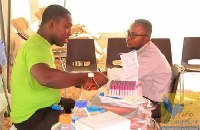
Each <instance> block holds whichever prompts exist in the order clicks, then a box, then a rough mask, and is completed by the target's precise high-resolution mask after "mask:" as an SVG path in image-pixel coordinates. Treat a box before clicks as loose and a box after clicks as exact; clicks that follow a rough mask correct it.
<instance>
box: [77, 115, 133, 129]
mask: <svg viewBox="0 0 200 130" xmlns="http://www.w3.org/2000/svg"><path fill="white" fill-rule="evenodd" d="M76 126H77V128H78V129H79V130H86V129H87V130H122V129H125V130H130V126H131V125H130V120H129V119H126V118H125V117H122V116H119V115H117V114H115V113H113V112H111V111H107V112H105V113H102V114H98V115H95V116H91V117H86V118H81V119H79V120H77V122H76Z"/></svg>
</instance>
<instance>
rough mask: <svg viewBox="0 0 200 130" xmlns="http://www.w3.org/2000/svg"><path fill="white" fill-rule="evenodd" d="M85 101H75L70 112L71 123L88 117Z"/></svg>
mask: <svg viewBox="0 0 200 130" xmlns="http://www.w3.org/2000/svg"><path fill="white" fill-rule="evenodd" d="M86 107H87V101H86V100H76V101H75V107H74V111H73V112H72V122H73V123H76V120H78V119H81V118H85V117H88V116H90V115H89V113H88V111H87V109H86Z"/></svg>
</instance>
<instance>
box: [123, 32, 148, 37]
mask: <svg viewBox="0 0 200 130" xmlns="http://www.w3.org/2000/svg"><path fill="white" fill-rule="evenodd" d="M124 34H125V36H130V37H131V38H135V37H136V36H145V37H149V36H148V35H145V34H135V33H134V32H129V30H125V31H124Z"/></svg>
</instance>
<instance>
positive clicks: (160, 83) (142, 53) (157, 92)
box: [137, 41, 172, 102]
mask: <svg viewBox="0 0 200 130" xmlns="http://www.w3.org/2000/svg"><path fill="white" fill-rule="evenodd" d="M137 54H138V62H139V73H138V80H139V83H141V84H142V93H143V96H145V97H148V98H149V99H151V100H153V101H156V102H161V94H162V93H169V92H170V91H171V82H172V71H171V67H170V65H169V63H168V61H167V59H166V58H165V56H164V55H163V54H162V53H161V51H160V50H159V49H158V47H157V46H156V45H155V44H154V43H152V42H151V41H150V42H149V43H147V44H146V45H144V46H143V47H142V48H140V49H139V50H137Z"/></svg>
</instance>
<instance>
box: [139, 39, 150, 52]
mask: <svg viewBox="0 0 200 130" xmlns="http://www.w3.org/2000/svg"><path fill="white" fill-rule="evenodd" d="M151 43H152V42H151V41H149V42H148V43H147V44H145V45H144V46H143V47H141V48H140V49H138V50H137V54H140V53H142V52H143V51H144V50H145V49H146V47H147V46H148V45H149V44H151Z"/></svg>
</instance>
